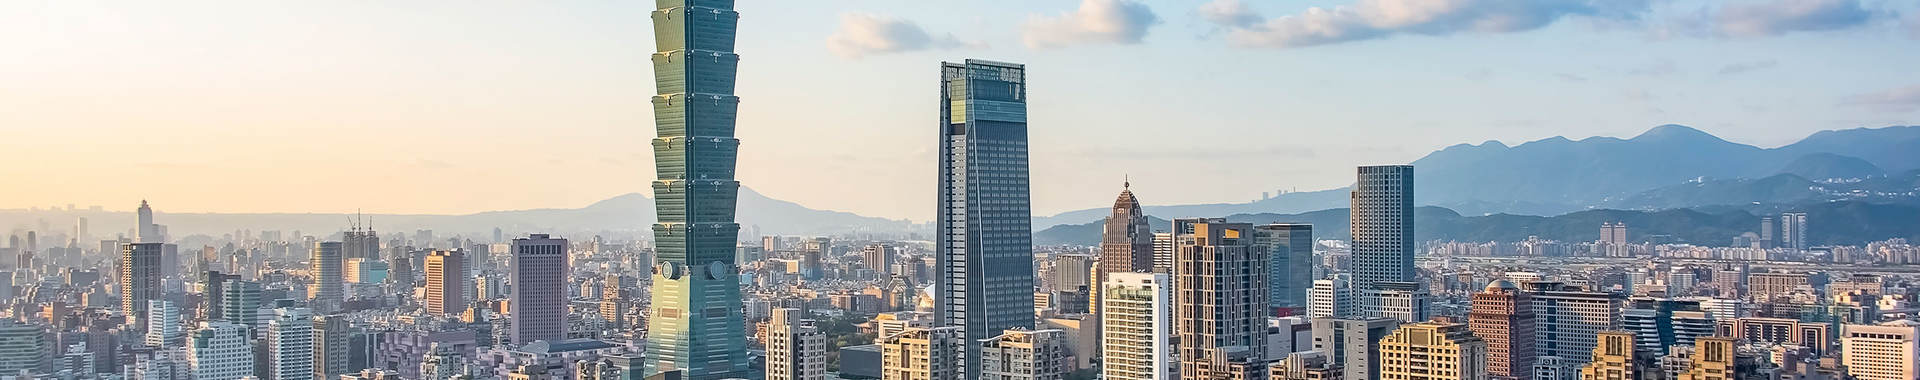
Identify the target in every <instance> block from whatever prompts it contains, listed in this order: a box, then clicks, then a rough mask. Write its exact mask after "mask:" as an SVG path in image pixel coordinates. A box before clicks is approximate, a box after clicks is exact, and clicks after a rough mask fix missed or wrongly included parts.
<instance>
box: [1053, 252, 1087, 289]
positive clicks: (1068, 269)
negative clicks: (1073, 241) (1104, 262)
mask: <svg viewBox="0 0 1920 380" xmlns="http://www.w3.org/2000/svg"><path fill="white" fill-rule="evenodd" d="M1099 264H1100V258H1099V257H1096V256H1091V255H1080V254H1059V255H1053V278H1051V279H1048V280H1047V281H1046V283H1047V284H1048V285H1052V286H1053V290H1056V291H1076V290H1079V289H1080V288H1081V287H1083V286H1084V287H1088V288H1092V287H1093V284H1092V283H1089V282H1088V281H1092V280H1093V279H1094V273H1095V272H1094V271H1095V270H1096V269H1098V268H1097V266H1098V265H1099Z"/></svg>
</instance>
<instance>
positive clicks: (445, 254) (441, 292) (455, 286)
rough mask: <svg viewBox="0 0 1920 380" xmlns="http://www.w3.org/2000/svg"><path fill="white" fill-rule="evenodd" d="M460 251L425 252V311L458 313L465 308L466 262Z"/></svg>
mask: <svg viewBox="0 0 1920 380" xmlns="http://www.w3.org/2000/svg"><path fill="white" fill-rule="evenodd" d="M461 256H462V255H461V253H460V251H453V250H434V251H432V252H428V253H427V261H426V264H425V265H423V266H424V267H426V268H425V269H426V275H427V312H428V313H433V314H458V313H459V312H460V311H462V310H465V309H466V308H467V297H466V289H467V276H466V274H467V269H466V266H467V262H466V258H465V257H461Z"/></svg>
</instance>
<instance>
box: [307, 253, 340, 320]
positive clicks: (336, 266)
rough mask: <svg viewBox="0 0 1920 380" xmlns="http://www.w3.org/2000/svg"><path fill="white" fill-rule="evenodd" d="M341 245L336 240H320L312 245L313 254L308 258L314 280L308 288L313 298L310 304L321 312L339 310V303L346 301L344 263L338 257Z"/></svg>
mask: <svg viewBox="0 0 1920 380" xmlns="http://www.w3.org/2000/svg"><path fill="white" fill-rule="evenodd" d="M341 246H342V244H341V243H340V242H337V241H325V242H320V243H319V244H315V245H314V246H313V255H312V256H310V257H309V258H308V260H309V261H308V263H307V264H308V265H309V266H308V269H310V270H311V273H312V274H313V281H314V284H313V287H312V288H309V290H308V292H309V294H308V296H309V298H312V300H313V301H312V303H311V304H310V305H311V306H312V307H313V309H314V310H318V311H320V312H322V313H326V312H332V311H335V310H340V304H341V303H342V302H345V301H346V294H347V290H346V277H345V273H346V272H344V270H345V268H346V265H345V261H343V259H342V258H341V257H340V255H341V252H340V251H341Z"/></svg>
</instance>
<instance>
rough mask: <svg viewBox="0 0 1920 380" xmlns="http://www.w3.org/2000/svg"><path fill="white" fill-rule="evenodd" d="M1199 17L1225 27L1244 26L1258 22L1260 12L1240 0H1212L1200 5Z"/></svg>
mask: <svg viewBox="0 0 1920 380" xmlns="http://www.w3.org/2000/svg"><path fill="white" fill-rule="evenodd" d="M1200 17H1201V18H1204V19H1206V20H1207V22H1210V23H1214V24H1216V25H1220V26H1226V27H1234V28H1239V27H1246V26H1249V25H1253V24H1258V23H1260V14H1258V13H1254V11H1253V9H1249V8H1247V3H1243V2H1240V0H1214V1H1213V2H1210V3H1206V4H1204V5H1201V6H1200Z"/></svg>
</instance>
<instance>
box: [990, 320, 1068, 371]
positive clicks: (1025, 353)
mask: <svg viewBox="0 0 1920 380" xmlns="http://www.w3.org/2000/svg"><path fill="white" fill-rule="evenodd" d="M1066 356H1067V333H1066V332H1065V331H1061V330H1054V329H1046V330H1031V331H1028V330H1007V332H1006V333H1004V334H1000V336H996V337H992V338H987V339H983V340H981V341H980V374H981V377H980V378H981V379H991V380H1060V379H1061V378H1063V377H1065V376H1066V368H1067V363H1066Z"/></svg>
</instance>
